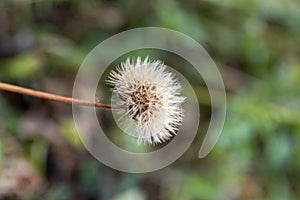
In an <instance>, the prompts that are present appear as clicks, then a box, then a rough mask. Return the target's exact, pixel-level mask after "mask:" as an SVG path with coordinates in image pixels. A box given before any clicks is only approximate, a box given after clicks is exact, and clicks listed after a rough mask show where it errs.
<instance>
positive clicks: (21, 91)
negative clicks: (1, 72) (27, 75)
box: [0, 82, 121, 109]
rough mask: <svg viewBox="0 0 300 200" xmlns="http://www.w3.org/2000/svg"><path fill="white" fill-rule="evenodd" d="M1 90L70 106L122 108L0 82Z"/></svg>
mask: <svg viewBox="0 0 300 200" xmlns="http://www.w3.org/2000/svg"><path fill="white" fill-rule="evenodd" d="M0 90H5V91H9V92H14V93H18V94H24V95H29V96H33V97H37V98H41V99H47V100H52V101H58V102H63V103H68V104H77V105H83V106H90V107H97V108H104V109H120V108H121V107H120V106H113V105H108V104H103V103H98V102H91V101H86V100H82V99H74V98H71V97H65V96H60V95H56V94H51V93H47V92H42V91H38V90H32V89H28V88H24V87H20V86H16V85H12V84H8V83H3V82H0Z"/></svg>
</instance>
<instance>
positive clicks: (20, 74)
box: [0, 52, 42, 80]
mask: <svg viewBox="0 0 300 200" xmlns="http://www.w3.org/2000/svg"><path fill="white" fill-rule="evenodd" d="M41 63H42V61H41V57H40V56H39V54H36V53H34V52H28V53H23V54H20V55H18V56H16V57H15V58H13V59H11V60H8V61H6V62H4V63H3V65H2V66H3V67H1V68H0V74H1V76H3V77H4V78H6V79H12V80H25V79H29V78H32V77H34V76H36V75H37V74H38V72H40V68H41Z"/></svg>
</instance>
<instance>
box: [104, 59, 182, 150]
mask: <svg viewBox="0 0 300 200" xmlns="http://www.w3.org/2000/svg"><path fill="white" fill-rule="evenodd" d="M165 69H166V66H165V65H164V64H163V63H162V62H161V61H159V60H157V61H153V62H150V61H149V60H148V57H147V58H146V59H145V60H144V61H142V60H141V58H140V57H138V58H137V60H136V61H135V62H134V61H133V60H130V58H127V60H126V61H125V62H123V63H121V66H120V67H117V69H116V70H115V71H111V72H110V74H109V77H108V80H107V82H108V84H110V85H112V86H113V87H114V88H113V93H115V94H116V95H117V96H118V98H119V99H120V102H119V103H120V104H121V105H123V106H124V108H125V109H126V111H125V115H126V117H127V118H129V119H131V121H134V124H135V127H134V133H132V134H133V135H134V136H136V137H137V138H138V141H139V142H144V143H150V144H153V143H154V144H156V143H161V142H165V141H166V140H168V139H170V138H171V137H172V135H175V134H176V133H177V132H178V129H179V127H180V125H181V122H182V120H183V109H182V103H183V102H184V99H185V98H184V97H182V96H181V95H180V89H181V85H180V84H179V83H178V81H177V79H176V78H175V74H173V73H170V72H166V71H165Z"/></svg>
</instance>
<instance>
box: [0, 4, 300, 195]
mask: <svg viewBox="0 0 300 200" xmlns="http://www.w3.org/2000/svg"><path fill="white" fill-rule="evenodd" d="M143 26H159V27H166V28H170V29H174V30H178V31H180V32H182V33H185V34H187V35H189V36H190V37H192V38H194V39H195V40H197V41H198V42H200V43H201V44H202V45H203V46H204V48H205V49H206V50H207V51H208V53H209V54H210V55H211V57H212V58H213V59H214V61H215V62H216V64H217V65H218V67H219V69H220V71H221V73H222V76H223V78H224V83H225V86H226V89H227V98H228V110H227V118H226V123H225V127H224V130H223V132H222V135H221V137H220V139H219V141H218V143H217V145H216V146H215V148H214V149H213V151H212V152H211V153H210V154H209V155H208V156H207V157H206V158H204V159H198V157H197V154H198V151H199V147H200V145H201V142H202V139H203V134H205V131H206V129H207V126H208V123H209V119H210V109H211V105H210V100H209V95H208V93H207V89H206V88H205V84H204V83H203V82H201V81H198V80H197V77H193V72H192V71H189V69H190V68H188V67H184V66H183V67H182V69H181V70H183V72H184V73H185V74H186V75H187V76H188V77H189V79H191V83H192V85H193V87H194V89H195V91H196V94H197V96H198V101H199V106H200V109H201V117H202V120H201V122H200V128H199V133H198V136H197V138H196V139H195V141H194V143H193V145H192V146H191V147H190V148H189V149H188V151H187V152H186V153H185V154H184V155H183V156H182V157H181V158H180V159H179V160H177V161H176V162H175V163H173V164H172V165H170V166H169V167H167V168H165V169H162V170H159V171H156V172H152V173H147V174H128V173H122V172H119V171H116V170H113V169H110V168H108V167H106V166H104V165H102V164H101V163H99V162H98V161H97V160H95V159H94V158H93V157H92V156H91V155H90V154H89V153H88V152H87V151H86V150H85V148H84V147H83V146H82V144H81V142H80V140H79V139H78V136H77V133H76V130H75V127H74V122H73V118H72V109H71V106H70V105H66V104H62V103H56V102H51V101H45V100H40V99H36V98H32V97H28V96H23V95H18V94H12V93H9V92H3V91H1V92H0V199H22V200H23V199H28V200H31V199H45V200H64V199H66V200H68V199H75V200H77V199H78V200H93V199H112V200H123V199H135V200H144V199H145V200H146V199H151V200H156V199H179V200H181V199H197V200H198V199H204V200H206V199H208V200H210V199H222V200H223V199H225V200H226V199H228V200H231V199H249V200H253V199H274V200H285V199H300V109H299V102H300V59H299V58H300V3H299V1H297V0H285V1H273V0H261V1H259V0H249V1H238V0H222V1H218V0H206V1H200V0H176V1H175V0H153V1H139V0H106V1H104V0H103V1H100V0H82V1H80V0H73V1H70V0H40V1H38V0H35V1H34V0H32V1H31V0H1V1H0V80H1V81H3V82H9V83H13V84H17V85H22V86H25V87H30V88H35V89H39V90H43V91H48V92H53V93H56V94H62V95H66V96H71V94H72V87H73V82H74V79H75V76H76V72H77V70H78V68H79V66H80V64H81V62H82V61H83V59H84V58H85V56H86V55H87V54H88V52H89V51H91V50H92V49H93V48H94V47H95V46H96V45H97V44H98V43H100V42H101V41H103V40H105V39H106V38H108V37H110V36H112V35H114V34H116V33H119V32H121V31H124V30H128V29H131V28H136V27H143ZM120 45H121V44H120ZM164 56H165V57H168V56H166V55H164ZM168 62H169V63H170V64H171V63H172V59H171V58H170V57H168ZM173 62H174V63H177V62H176V59H175V58H174V61H173ZM101 89H102V90H103V91H106V90H108V89H109V88H108V87H107V88H105V87H104V88H100V89H99V90H101ZM103 91H102V93H103ZM102 93H101V91H100V94H102ZM107 99H108V98H106V97H105V98H104V99H103V100H104V101H106V100H107ZM101 100H102V97H101ZM105 112H107V111H103V112H102V111H101V112H100V114H99V115H100V117H101V116H102V117H103V118H105ZM108 122H109V121H108ZM121 143H122V141H121Z"/></svg>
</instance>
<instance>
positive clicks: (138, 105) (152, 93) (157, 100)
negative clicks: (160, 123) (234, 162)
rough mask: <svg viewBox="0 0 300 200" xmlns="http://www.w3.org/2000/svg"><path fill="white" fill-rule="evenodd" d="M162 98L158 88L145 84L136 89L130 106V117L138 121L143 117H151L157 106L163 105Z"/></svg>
mask: <svg viewBox="0 0 300 200" xmlns="http://www.w3.org/2000/svg"><path fill="white" fill-rule="evenodd" d="M161 99H162V98H161V96H160V95H159V94H158V92H157V86H156V85H151V84H144V85H140V86H138V87H136V89H135V91H134V92H132V94H131V102H130V105H129V112H128V114H129V117H130V118H132V119H137V118H138V117H139V116H141V115H144V116H145V115H151V114H152V113H153V111H154V110H152V108H154V107H155V106H157V105H162V102H161Z"/></svg>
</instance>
